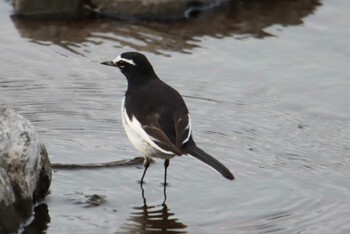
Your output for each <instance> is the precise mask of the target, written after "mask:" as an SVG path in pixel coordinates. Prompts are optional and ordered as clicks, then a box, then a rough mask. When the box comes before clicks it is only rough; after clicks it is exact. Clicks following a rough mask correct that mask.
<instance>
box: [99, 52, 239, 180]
mask: <svg viewBox="0 0 350 234" xmlns="http://www.w3.org/2000/svg"><path fill="white" fill-rule="evenodd" d="M101 64H104V65H108V66H113V67H118V68H119V69H120V71H121V72H122V73H123V74H124V76H125V77H126V79H127V81H128V88H127V90H126V93H125V96H124V98H123V100H122V106H121V112H122V113H121V114H122V122H123V126H124V129H125V132H126V134H127V136H128V138H129V140H130V141H131V143H132V144H133V146H134V147H135V148H136V149H137V150H138V151H139V152H141V153H142V154H143V155H144V157H145V160H144V171H143V174H142V178H141V184H142V183H143V179H144V177H145V174H146V171H147V169H148V167H149V164H150V158H160V159H164V160H165V162H164V168H165V171H164V184H165V185H166V179H167V168H168V166H169V160H170V159H171V158H173V157H174V156H181V155H190V156H192V157H194V158H196V159H198V160H200V161H202V162H204V163H205V164H207V165H208V166H209V167H211V168H212V169H214V170H215V171H217V172H219V173H220V174H221V175H223V176H224V177H225V178H227V179H229V180H233V179H234V176H233V175H232V173H231V172H230V171H229V170H228V169H227V168H226V167H225V166H224V165H223V164H221V163H220V162H219V161H218V160H216V159H215V158H213V157H212V156H210V155H209V154H207V153H205V152H204V151H203V150H201V149H200V148H199V147H198V146H197V145H196V144H195V142H194V140H193V136H192V126H191V119H190V114H189V112H188V109H187V107H186V104H185V102H184V100H183V99H182V97H181V95H180V94H179V93H178V92H177V91H176V90H175V89H174V88H172V87H170V86H169V85H167V84H166V83H164V82H163V81H161V80H160V79H159V78H158V76H157V75H156V73H155V72H154V70H153V67H152V65H151V63H150V62H149V61H148V59H147V58H146V56H144V55H143V54H141V53H138V52H126V53H122V54H121V55H119V56H118V57H116V58H115V59H113V60H112V61H107V62H102V63H101Z"/></svg>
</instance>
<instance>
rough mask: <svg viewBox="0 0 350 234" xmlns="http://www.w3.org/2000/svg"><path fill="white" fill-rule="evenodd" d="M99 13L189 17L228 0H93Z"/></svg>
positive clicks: (152, 17)
mask: <svg viewBox="0 0 350 234" xmlns="http://www.w3.org/2000/svg"><path fill="white" fill-rule="evenodd" d="M91 2H92V4H93V5H94V6H96V11H97V12H98V13H99V14H102V15H106V16H110V17H114V18H118V19H124V20H135V19H136V20H139V19H146V20H177V19H182V18H188V17H191V16H193V15H196V14H198V13H199V12H201V11H205V10H208V9H211V8H213V7H216V6H218V5H220V4H221V3H223V2H228V1H227V0H147V1H144V0H91Z"/></svg>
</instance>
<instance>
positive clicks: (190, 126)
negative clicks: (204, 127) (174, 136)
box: [182, 114, 192, 144]
mask: <svg viewBox="0 0 350 234" xmlns="http://www.w3.org/2000/svg"><path fill="white" fill-rule="evenodd" d="M187 129H188V136H187V137H186V139H185V140H184V141H183V142H182V144H185V143H186V142H187V141H188V140H189V139H190V137H191V134H192V124H191V118H190V114H188V124H187V126H186V128H185V130H187Z"/></svg>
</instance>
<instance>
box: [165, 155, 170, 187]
mask: <svg viewBox="0 0 350 234" xmlns="http://www.w3.org/2000/svg"><path fill="white" fill-rule="evenodd" d="M168 166H169V159H165V161H164V186H166V185H167V183H166V178H167V172H168Z"/></svg>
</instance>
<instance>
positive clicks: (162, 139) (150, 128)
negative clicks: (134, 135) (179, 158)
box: [142, 121, 182, 155]
mask: <svg viewBox="0 0 350 234" xmlns="http://www.w3.org/2000/svg"><path fill="white" fill-rule="evenodd" d="M142 127H143V130H145V132H146V133H147V134H148V135H149V136H150V137H151V140H152V141H153V142H154V143H155V144H157V146H158V147H160V148H161V149H163V150H166V151H170V152H173V153H174V154H176V155H181V154H182V153H181V150H180V149H179V148H178V147H176V145H175V144H174V143H172V142H171V140H170V139H169V137H168V136H167V135H166V134H165V132H164V131H163V130H162V128H161V126H160V124H159V122H158V121H153V122H152V125H144V126H142Z"/></svg>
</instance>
